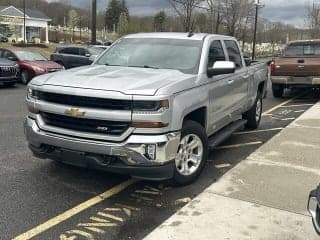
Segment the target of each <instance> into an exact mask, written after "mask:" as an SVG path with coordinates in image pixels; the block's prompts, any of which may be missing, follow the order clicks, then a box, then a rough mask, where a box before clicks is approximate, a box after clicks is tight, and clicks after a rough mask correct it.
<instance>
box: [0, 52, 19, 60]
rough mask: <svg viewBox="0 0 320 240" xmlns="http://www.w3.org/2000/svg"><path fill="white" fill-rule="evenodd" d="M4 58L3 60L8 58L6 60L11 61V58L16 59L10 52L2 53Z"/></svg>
mask: <svg viewBox="0 0 320 240" xmlns="http://www.w3.org/2000/svg"><path fill="white" fill-rule="evenodd" d="M2 57H3V58H6V59H9V58H12V59H15V58H16V57H15V56H14V54H13V53H12V52H10V51H4V52H3V53H2Z"/></svg>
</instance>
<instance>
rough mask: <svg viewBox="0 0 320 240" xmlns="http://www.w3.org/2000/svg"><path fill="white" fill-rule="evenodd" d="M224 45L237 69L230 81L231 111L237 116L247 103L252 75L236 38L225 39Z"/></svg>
mask: <svg viewBox="0 0 320 240" xmlns="http://www.w3.org/2000/svg"><path fill="white" fill-rule="evenodd" d="M224 45H225V48H226V51H227V54H228V59H229V61H232V62H234V63H235V65H236V71H235V73H234V74H233V75H232V77H231V78H230V79H229V81H228V87H229V94H230V98H229V99H230V101H231V106H232V110H231V111H232V114H233V115H234V116H235V117H236V116H237V115H239V114H241V113H242V110H243V108H244V106H246V104H247V100H248V86H249V81H250V75H249V73H248V69H247V68H246V66H245V64H244V62H243V58H242V56H241V52H240V48H239V46H238V43H237V42H236V41H235V40H224ZM251 77H253V76H251Z"/></svg>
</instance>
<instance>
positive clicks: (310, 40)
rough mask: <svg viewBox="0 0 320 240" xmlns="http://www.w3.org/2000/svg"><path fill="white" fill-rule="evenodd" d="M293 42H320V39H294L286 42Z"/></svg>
mask: <svg viewBox="0 0 320 240" xmlns="http://www.w3.org/2000/svg"><path fill="white" fill-rule="evenodd" d="M295 43H320V39H308V40H296V41H290V42H288V44H295Z"/></svg>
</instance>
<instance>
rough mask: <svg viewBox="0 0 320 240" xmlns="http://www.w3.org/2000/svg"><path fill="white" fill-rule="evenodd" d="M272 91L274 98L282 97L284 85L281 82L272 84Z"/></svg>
mask: <svg viewBox="0 0 320 240" xmlns="http://www.w3.org/2000/svg"><path fill="white" fill-rule="evenodd" d="M272 93H273V96H274V97H275V98H282V96H283V93H284V85H283V84H275V83H273V84H272Z"/></svg>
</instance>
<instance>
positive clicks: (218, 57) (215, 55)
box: [208, 40, 226, 67]
mask: <svg viewBox="0 0 320 240" xmlns="http://www.w3.org/2000/svg"><path fill="white" fill-rule="evenodd" d="M225 60H226V56H225V55H224V51H223V48H222V45H221V42H220V41H218V40H217V41H213V42H212V43H211V46H210V49H209V59H208V67H213V64H214V63H215V62H216V61H225Z"/></svg>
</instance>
